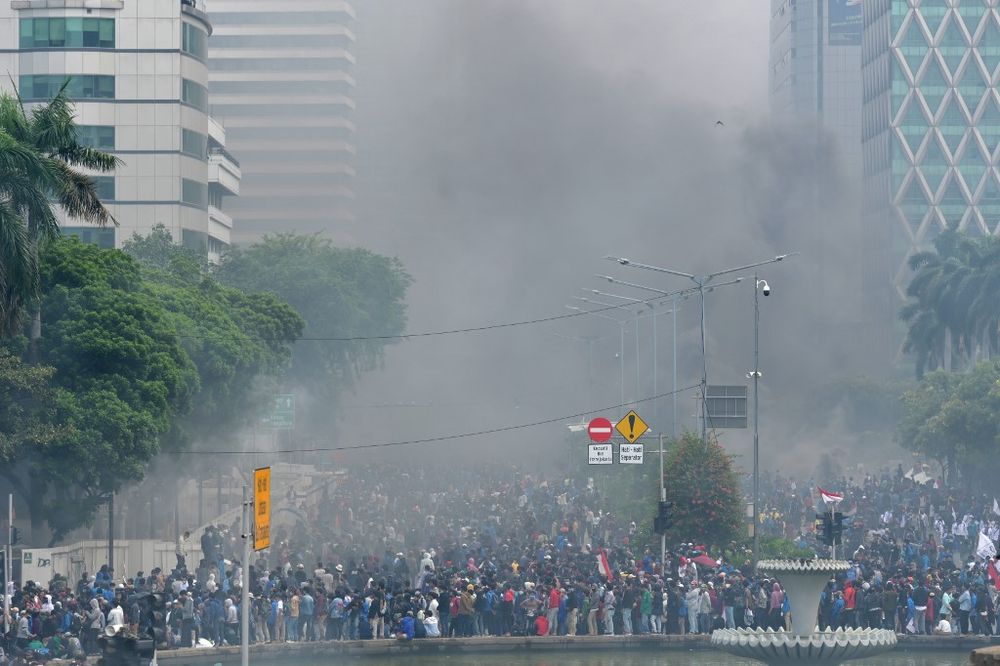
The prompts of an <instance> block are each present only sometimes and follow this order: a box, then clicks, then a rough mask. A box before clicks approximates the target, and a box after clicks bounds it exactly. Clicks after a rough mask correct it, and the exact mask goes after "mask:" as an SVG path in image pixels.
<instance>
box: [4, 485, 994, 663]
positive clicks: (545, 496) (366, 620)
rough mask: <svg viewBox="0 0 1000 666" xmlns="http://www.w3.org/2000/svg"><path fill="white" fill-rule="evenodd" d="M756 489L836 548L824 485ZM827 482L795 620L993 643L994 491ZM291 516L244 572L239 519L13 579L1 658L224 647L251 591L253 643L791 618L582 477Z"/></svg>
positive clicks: (740, 571) (739, 570) (791, 522)
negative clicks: (151, 561) (843, 567)
mask: <svg viewBox="0 0 1000 666" xmlns="http://www.w3.org/2000/svg"><path fill="white" fill-rule="evenodd" d="M763 481H764V482H763V483H762V488H763V490H764V492H763V495H762V497H763V502H762V507H763V508H764V510H763V511H762V512H761V521H762V522H761V525H760V529H761V530H762V533H763V534H764V535H774V536H783V537H785V538H787V539H789V540H790V541H793V542H795V543H796V544H797V545H798V546H800V547H803V548H808V549H811V550H814V551H816V552H821V553H822V554H824V555H826V554H828V553H825V552H823V550H824V548H825V547H823V546H820V545H819V544H817V543H816V536H815V533H814V528H813V524H814V521H815V515H816V511H817V510H820V511H821V510H823V509H824V506H823V505H822V504H820V505H819V507H817V506H816V504H815V502H818V500H817V499H816V493H815V484H814V483H812V482H811V481H810V482H809V483H806V484H797V483H796V482H794V481H792V480H790V479H783V478H780V477H768V478H767V479H764V480H763ZM838 484H839V488H840V489H842V490H843V491H844V494H845V499H844V502H843V503H842V505H840V508H839V510H840V511H841V512H842V513H844V514H845V516H846V521H847V529H846V530H845V535H844V543H843V544H841V545H840V546H839V552H838V556H839V557H846V558H847V559H849V560H850V561H851V565H852V566H851V569H850V570H849V571H847V572H846V573H845V574H842V575H838V576H837V577H835V578H833V579H831V580H830V582H829V585H828V586H827V589H826V590H825V591H824V593H823V595H822V598H821V600H820V602H819V607H818V609H804V610H803V611H801V612H809V613H812V612H818V619H817V621H818V623H819V624H820V625H821V626H824V627H826V626H829V627H885V628H889V629H894V630H895V631H897V632H899V633H938V634H945V633H947V634H953V633H979V634H996V632H997V626H996V604H997V591H998V589H1000V574H998V573H997V571H996V567H997V566H998V565H997V561H996V559H995V549H994V552H993V553H992V554H991V553H985V552H982V549H981V546H982V544H983V543H984V542H983V541H982V539H983V538H985V539H987V540H989V541H990V543H991V544H992V545H993V546H994V547H995V545H996V543H997V539H998V537H1000V534H998V530H1000V522H998V521H1000V510H997V507H996V506H995V502H994V501H993V500H992V498H988V497H985V496H980V495H975V494H973V493H969V492H965V491H963V490H962V489H960V488H952V489H949V488H946V487H944V485H943V484H941V483H940V482H938V481H932V482H928V483H924V484H921V483H919V482H917V481H915V480H913V479H912V478H909V477H908V475H904V474H903V473H902V470H897V472H896V473H895V474H890V473H885V474H883V475H881V476H877V477H876V476H868V477H866V478H864V479H862V480H860V481H857V482H855V481H854V480H851V479H842V480H840V481H839V482H838ZM296 511H297V513H298V519H297V521H295V527H294V528H293V529H291V530H290V531H287V532H280V531H276V533H275V535H274V541H273V545H272V548H270V549H269V550H268V551H265V552H264V553H262V554H259V555H257V556H256V557H255V559H254V560H253V561H252V562H251V563H250V564H249V566H248V567H246V569H245V570H244V567H243V566H242V565H241V563H240V562H239V560H238V553H239V552H241V543H240V541H239V539H238V538H237V535H238V531H237V530H236V526H219V527H217V528H215V529H210V530H208V531H207V532H206V533H205V535H204V536H203V537H202V540H201V549H202V558H201V559H200V561H199V562H198V564H197V565H196V566H189V564H188V563H187V562H185V561H184V559H183V558H182V557H180V556H178V559H177V565H176V567H175V568H173V570H171V571H161V570H154V571H150V572H148V573H145V572H137V573H136V574H135V575H134V576H128V577H126V576H119V575H117V574H116V573H115V572H112V571H109V570H108V569H107V567H104V568H102V569H101V570H100V571H98V572H96V573H94V574H89V573H88V574H84V575H83V576H82V577H81V578H80V580H78V581H67V580H65V579H63V578H60V577H57V578H56V579H55V580H53V581H50V582H49V583H48V584H47V585H43V584H40V583H39V582H27V583H26V584H25V586H24V587H22V588H20V589H13V588H11V589H9V590H8V593H9V594H10V595H11V599H10V603H11V606H12V608H11V615H10V617H9V618H8V620H9V622H10V627H11V629H10V631H9V633H8V634H7V642H6V644H5V647H6V649H7V653H8V654H9V653H11V652H20V651H26V650H27V651H31V652H34V653H35V655H36V656H41V657H45V656H52V657H55V656H60V657H62V656H68V657H80V656H82V655H84V654H89V653H94V652H96V651H97V650H98V649H99V646H98V639H99V637H100V636H101V635H103V634H105V633H114V632H117V631H125V632H130V633H136V634H146V633H148V632H151V631H152V632H157V631H159V632H161V633H159V634H157V637H158V639H159V640H160V642H161V643H165V644H166V645H167V646H169V647H179V646H191V645H225V644H235V643H237V642H238V641H239V632H240V614H241V609H240V594H239V592H240V589H241V586H242V585H243V584H244V582H246V583H247V584H249V586H250V592H251V607H250V627H251V639H252V640H253V641H256V642H284V641H314V640H353V639H371V638H382V639H385V638H397V639H399V638H401V639H419V638H423V637H438V636H442V637H450V636H483V635H494V636H507V635H567V634H568V635H584V634H590V635H595V634H612V633H614V634H624V635H629V634H642V633H669V634H681V633H709V632H711V631H713V630H714V629H717V628H720V627H730V628H733V627H742V626H752V627H758V626H759V627H765V626H767V627H773V628H775V629H780V628H783V627H788V626H789V625H790V614H791V613H793V612H799V610H798V609H792V608H790V607H789V602H788V599H787V597H786V595H785V594H784V591H783V589H782V586H781V581H780V580H776V579H772V578H770V577H768V576H766V575H761V574H758V573H756V572H755V571H753V569H752V567H751V562H750V555H749V553H747V552H746V551H745V550H741V549H739V548H737V547H736V546H735V545H733V546H732V547H730V548H729V549H728V550H726V551H724V552H719V553H712V555H714V557H717V558H718V559H717V560H716V559H713V557H709V555H710V554H709V553H707V552H706V551H705V549H704V547H701V546H699V545H697V544H691V543H681V544H675V545H674V546H673V547H672V548H671V549H670V551H669V552H668V556H667V560H666V562H661V561H660V558H659V553H658V548H657V549H655V552H654V550H651V549H650V548H648V547H644V546H643V545H641V544H639V543H637V542H636V536H637V532H638V530H637V527H636V524H635V523H634V522H632V521H631V520H629V517H627V516H617V515H614V514H613V513H609V512H608V511H607V503H606V501H605V500H603V499H602V497H601V496H600V494H599V493H598V492H597V490H596V489H595V487H594V484H593V483H592V482H591V481H589V480H581V481H575V480H566V479H559V480H555V479H545V478H542V477H539V476H535V475H525V474H518V473H516V472H513V471H511V472H509V473H507V474H504V475H502V476H501V475H491V474H490V473H489V472H482V471H480V472H478V473H476V474H452V475H445V476H442V475H441V474H440V473H437V472H430V471H428V472H420V471H412V470H411V471H403V470H390V469H387V468H385V467H379V468H377V469H376V468H374V467H371V468H361V469H357V470H353V471H352V472H351V473H350V474H347V475H344V476H343V477H341V478H339V479H338V481H337V482H336V483H332V484H330V485H329V486H327V487H326V488H325V489H324V490H323V491H322V495H321V496H320V497H318V499H317V500H316V501H312V502H309V503H306V502H302V503H301V505H300V506H299V508H298V509H296ZM980 535H985V536H980ZM991 569H992V570H991ZM108 627H110V628H111V629H110V631H109V629H108Z"/></svg>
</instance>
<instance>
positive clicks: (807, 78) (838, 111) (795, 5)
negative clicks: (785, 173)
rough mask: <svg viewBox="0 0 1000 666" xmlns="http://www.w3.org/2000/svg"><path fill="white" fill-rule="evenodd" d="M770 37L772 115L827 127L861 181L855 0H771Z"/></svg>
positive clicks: (858, 20) (859, 36) (858, 9)
mask: <svg viewBox="0 0 1000 666" xmlns="http://www.w3.org/2000/svg"><path fill="white" fill-rule="evenodd" d="M770 41H771V44H770V58H769V66H770V72H769V87H770V91H769V93H770V106H771V113H772V115H774V116H776V117H778V118H782V119H792V120H798V121H802V122H807V123H816V124H817V125H818V126H820V127H822V128H823V129H824V130H826V131H829V132H831V133H832V134H833V135H834V136H835V137H836V139H837V152H838V153H839V155H840V156H841V159H842V161H843V163H844V167H845V169H846V170H847V172H848V173H849V174H851V177H852V178H853V179H855V180H857V182H858V184H859V185H860V180H861V161H862V160H861V106H862V99H861V41H862V12H861V4H860V2H859V0H771V23H770Z"/></svg>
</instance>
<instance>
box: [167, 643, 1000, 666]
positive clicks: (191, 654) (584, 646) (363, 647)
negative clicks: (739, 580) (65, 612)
mask: <svg viewBox="0 0 1000 666" xmlns="http://www.w3.org/2000/svg"><path fill="white" fill-rule="evenodd" d="M991 644H992V643H991V639H987V638H973V637H964V638H958V637H955V638H952V637H948V638H945V637H938V636H901V637H899V644H898V645H897V647H896V651H903V652H925V651H947V652H954V653H955V654H956V655H959V654H968V653H969V652H970V651H973V650H975V652H973V654H974V655H976V654H978V653H980V652H983V654H987V652H985V651H984V650H980V649H977V648H984V649H985V650H994V649H995V650H1000V639H997V640H996V642H995V644H996V645H997V646H998V647H996V648H986V647H985V646H988V645H991ZM593 649H597V650H617V651H622V650H627V651H641V650H657V651H671V650H677V651H680V650H685V651H686V650H711V649H712V646H711V644H710V643H709V642H708V637H706V636H547V637H538V636H534V637H530V638H528V637H517V636H514V637H509V636H505V637H481V638H422V639H418V640H414V641H399V640H367V641H338V642H326V641H323V642H315V643H270V644H261V645H252V646H251V647H250V654H251V656H252V658H253V659H255V660H260V661H274V662H278V661H282V660H287V659H305V660H314V661H328V660H330V659H332V658H336V657H393V656H401V657H405V656H406V655H418V654H419V655H431V654H452V655H459V654H474V653H498V652H554V651H563V652H565V651H572V650H593ZM988 654H998V653H988ZM996 659H997V660H996V661H982V662H975V661H974V663H975V664H977V666H978V664H989V666H1000V656H997V657H996ZM239 661H240V649H239V647H221V648H185V649H179V650H167V651H162V652H159V653H157V663H158V664H159V666H213V665H214V664H224V665H229V664H238V663H239Z"/></svg>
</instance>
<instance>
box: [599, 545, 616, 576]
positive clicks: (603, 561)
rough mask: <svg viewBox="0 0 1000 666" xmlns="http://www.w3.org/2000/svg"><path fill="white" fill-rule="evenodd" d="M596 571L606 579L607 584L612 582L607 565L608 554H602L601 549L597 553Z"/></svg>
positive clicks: (608, 565) (609, 567) (602, 550)
mask: <svg viewBox="0 0 1000 666" xmlns="http://www.w3.org/2000/svg"><path fill="white" fill-rule="evenodd" d="M597 570H598V571H600V572H601V575H602V576H604V577H605V578H607V579H608V582H609V583H610V582H611V581H612V580H614V578H613V577H612V575H611V565H610V564H608V554H607V553H605V552H604V549H603V548H601V550H600V551H598V553H597Z"/></svg>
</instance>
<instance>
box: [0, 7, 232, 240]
mask: <svg viewBox="0 0 1000 666" xmlns="http://www.w3.org/2000/svg"><path fill="white" fill-rule="evenodd" d="M211 32H212V25H211V23H210V22H209V18H208V15H207V14H205V12H204V11H202V9H201V7H200V6H199V4H198V3H196V2H195V0H141V1H126V0H60V1H59V2H53V1H51V0H3V1H2V3H0V43H3V44H4V45H6V49H5V50H3V51H2V52H0V68H2V69H3V70H4V71H5V72H9V73H10V74H11V77H10V78H11V79H12V80H13V81H15V82H16V83H17V86H18V91H19V93H20V95H21V98H22V99H23V100H24V101H25V102H26V103H28V104H33V103H43V102H45V101H47V100H49V99H51V98H52V97H53V96H54V95H55V94H56V93H57V92H58V91H59V89H60V88H61V87H62V86H63V84H64V83H65V84H66V86H67V87H66V90H67V92H68V94H69V96H70V97H71V98H72V100H73V101H74V107H75V110H76V114H77V118H76V119H77V123H78V125H79V128H80V138H81V140H82V141H83V142H85V143H87V144H89V145H91V146H94V147H97V148H101V149H102V150H106V151H108V152H111V153H114V154H115V155H117V156H118V157H119V158H120V159H121V160H122V162H123V163H124V165H123V166H122V167H120V168H119V169H117V170H116V172H115V173H114V174H105V175H100V176H97V179H96V180H97V186H98V189H99V192H100V194H101V197H102V199H103V200H104V202H105V204H106V205H107V206H108V208H109V210H110V211H111V213H112V215H114V217H115V219H116V220H117V221H118V226H117V227H108V228H98V227H93V226H87V225H86V224H84V223H80V222H79V221H75V220H68V219H65V218H64V219H62V220H61V222H64V223H65V224H64V231H65V232H67V233H72V234H76V235H79V236H80V237H82V238H83V239H84V240H88V241H91V242H95V243H97V244H99V245H102V246H105V247H116V246H121V244H122V243H123V242H124V241H126V240H128V238H129V237H130V236H131V235H132V234H133V233H140V234H145V233H148V232H149V231H150V230H151V229H152V228H153V227H154V226H156V225H158V224H162V225H164V226H165V227H166V228H167V229H169V230H170V231H171V233H172V234H173V236H174V239H175V240H176V241H177V242H178V243H183V244H184V245H185V246H188V247H191V248H195V249H198V250H201V251H204V252H205V253H207V255H208V256H209V258H211V259H217V258H218V255H219V253H220V252H221V251H222V250H223V249H224V248H225V247H226V246H228V245H229V243H230V233H231V231H232V220H231V219H230V218H229V217H228V216H227V215H226V214H225V213H223V212H222V199H223V197H225V196H227V195H237V194H239V187H240V185H239V184H240V168H239V164H238V163H237V162H236V160H235V159H233V158H232V157H231V156H230V155H229V153H228V152H227V151H226V147H225V142H226V139H225V131H224V130H223V128H222V126H221V125H220V124H219V123H217V122H215V121H213V120H212V119H211V118H210V117H209V99H208V67H207V59H208V36H209V35H210V34H211ZM0 85H3V86H7V87H8V88H9V86H10V84H9V79H8V77H6V76H4V77H3V81H2V82H0Z"/></svg>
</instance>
